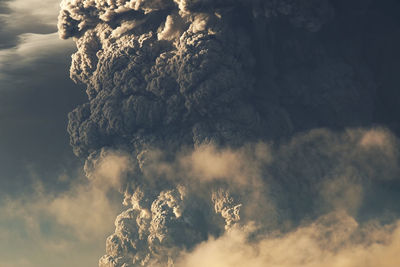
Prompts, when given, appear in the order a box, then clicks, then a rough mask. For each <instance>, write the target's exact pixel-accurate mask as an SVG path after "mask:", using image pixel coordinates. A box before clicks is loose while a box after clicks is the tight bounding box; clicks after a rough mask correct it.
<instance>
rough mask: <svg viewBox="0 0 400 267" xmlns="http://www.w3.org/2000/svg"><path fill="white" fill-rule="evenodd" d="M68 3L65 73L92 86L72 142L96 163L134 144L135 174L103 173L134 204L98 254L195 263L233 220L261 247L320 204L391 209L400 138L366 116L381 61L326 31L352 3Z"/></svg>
mask: <svg viewBox="0 0 400 267" xmlns="http://www.w3.org/2000/svg"><path fill="white" fill-rule="evenodd" d="M356 2H357V7H360V8H361V10H368V8H369V6H370V5H372V4H373V3H372V2H373V1H372V2H368V1H365V2H362V3H361V2H360V1H356ZM350 6H351V5H349V9H350ZM61 8H62V9H61V12H60V15H59V23H58V28H59V34H60V36H61V38H64V39H67V38H73V40H74V41H75V42H76V45H77V48H78V51H77V52H76V53H75V54H73V56H72V64H71V70H70V74H71V78H72V79H73V80H74V81H75V82H77V83H83V84H85V85H86V86H87V89H86V92H87V95H88V102H87V103H85V104H83V105H81V106H79V107H77V108H76V109H75V110H74V111H72V112H71V113H70V114H69V124H68V132H69V134H70V140H71V145H72V147H73V150H74V153H75V154H76V155H77V156H78V157H81V158H82V159H84V160H85V161H86V164H85V166H86V168H87V169H90V168H91V166H96V164H98V163H97V162H98V160H99V158H101V157H102V156H101V155H102V154H104V153H107V152H106V151H123V152H120V153H123V154H124V155H129V160H128V162H129V165H130V172H129V174H128V175H125V176H124V178H123V179H119V180H118V181H117V182H115V181H114V182H113V180H111V182H110V181H108V182H104V183H105V184H108V183H111V185H113V186H117V187H118V189H119V190H120V192H121V193H122V194H123V195H124V204H125V205H126V206H127V209H126V210H125V211H124V212H122V213H121V214H120V215H119V216H118V217H117V219H116V221H115V226H116V230H115V233H114V234H113V235H111V236H110V237H109V238H108V239H107V242H106V243H107V248H106V255H105V256H103V257H102V258H101V259H100V261H99V266H101V267H105V266H114V267H117V266H182V264H184V265H183V266H187V264H188V263H182V262H186V261H188V262H190V260H191V259H192V258H191V257H192V256H190V255H193V257H197V256H196V255H202V254H201V253H202V252H204V251H207V249H208V243H210V246H211V247H213V246H216V247H218V246H219V245H218V244H219V242H220V241H219V240H224V239H230V238H231V237H232V236H229V233H232V232H233V233H235V234H234V235H238V237H237V238H236V239H235V237H232V238H233V240H232V241H229V243H231V244H232V245H233V246H235V245H236V244H237V243H235V240H236V241H237V240H242V239H245V238H246V236H251V237H252V238H253V239H255V241H254V242H256V243H254V244H256V245H255V246H259V247H260V250H264V249H265V248H264V245H263V244H264V243H263V242H264V241H260V240H264V239H266V237H265V236H268V235H269V234H270V233H273V232H274V231H280V232H282V234H283V235H288V236H291V234H290V233H291V232H293V231H294V232H295V233H296V231H299V232H301V231H303V230H302V229H303V228H301V227H303V224H304V223H306V222H307V221H308V222H309V221H315V224H311V225H318V218H321V216H324V215H326V214H330V213H336V212H341V213H340V214H342V217H343V218H344V219H346V218H348V220H349V221H351V220H353V221H354V223H355V224H357V223H359V224H361V225H362V224H363V223H366V222H368V221H370V220H376V221H377V223H378V224H380V225H385V224H386V223H388V221H389V223H393V217H396V216H398V214H399V210H398V208H396V207H395V205H393V201H394V199H395V198H396V197H395V194H394V193H388V192H386V191H387V186H388V185H389V186H393V187H397V188H398V186H399V182H398V180H397V178H396V177H398V174H399V166H398V160H399V155H398V140H397V137H396V136H395V135H394V134H393V133H392V132H391V130H389V129H386V128H384V127H372V125H373V123H376V122H377V118H379V117H377V115H376V114H377V112H376V108H377V107H378V106H379V105H377V103H376V101H377V100H376V99H377V97H378V99H379V100H381V98H379V97H380V95H379V94H380V93H379V89H380V88H379V86H380V83H379V78H380V76H379V75H373V73H374V72H373V69H372V68H371V65H370V64H369V63H368V62H367V63H366V62H365V58H363V57H362V56H361V55H360V53H359V52H358V51H357V50H358V47H352V48H350V49H343V48H341V47H337V45H336V44H335V43H332V42H329V41H327V39H326V35H332V36H333V37H338V38H339V39H340V38H341V37H343V36H342V35H341V33H340V31H338V29H337V28H335V27H334V25H336V24H340V23H339V22H340V21H342V20H346V19H349V18H348V17H346V16H345V14H346V12H344V11H343V10H347V9H346V4H344V3H342V2H341V1H340V3H339V4H338V3H337V2H335V3H334V2H333V1H328V0H326V1H311V0H310V1H301V2H299V1H291V0H285V1H272V0H265V1H261V0H254V1H239V0H237V1H233V0H221V1H208V0H192V1H189V0H180V1H178V0H174V1H172V0H165V1H161V0H147V1H146V0H142V1H139V0H131V1H100V0H99V1H83V0H82V1H69V0H64V1H62V3H61ZM365 12H366V11H365ZM351 14H352V13H351ZM366 14H367V13H366ZM347 16H349V15H347ZM364 16H365V17H368V16H367V15H364ZM338 21H339V22H338ZM338 27H339V26H338ZM340 27H343V26H340ZM341 44H342V43H341ZM367 58H368V57H367ZM368 59H370V58H368ZM367 61H368V60H367ZM107 168H108V167H107ZM107 168H106V169H107ZM106 169H105V171H106ZM118 176H119V175H118ZM89 178H90V175H89ZM384 192H386V194H385V193H384ZM372 203H373V204H372ZM382 207H386V210H385V211H383V210H382ZM344 214H346V215H344ZM346 220H347V219H346ZM332 224H334V225H336V222H335V221H332ZM249 225H256V229H257V230H255V231H252V233H251V234H250V233H249V232H248V231H247V230H245V228H243V227H248V226H249ZM338 225H340V223H338ZM312 227H314V226H312ZM362 227H363V226H361V228H362ZM382 227H384V226H382ZM238 229H239V230H238ZM240 229H241V230H240ZM296 229H298V230H296ZM235 231H236V232H235ZM333 231H334V232H336V230H333ZM306 232H307V231H306ZM322 232H323V231H322ZM338 234H340V229H339V230H338ZM225 236H228V237H225ZM321 236H324V235H323V234H321ZM211 237H212V238H211ZM219 237H220V239H218V238H219ZM213 238H214V239H213ZM284 238H285V237H283V239H284ZM207 240H210V241H207ZM267 240H269V239H268V237H267ZM323 241H324V240H323ZM325 241H326V242H329V238H328V239H327V240H325ZM204 242H206V243H204ZM249 242H250V241H249ZM257 242H258V243H257ZM266 242H269V241H266ZM271 242H272V241H271ZM283 242H284V241H283ZM346 242H347V241H346ZM214 243H216V245H215V244H214ZM261 243H262V245H259V244H261ZM272 243H273V242H272ZM284 243H285V242H284ZM289 243H290V242H289ZM311 243H312V242H311ZM199 244H200V247H198V248H196V246H198V245H199ZM201 244H203V245H201ZM204 244H205V245H204ZM249 246H252V245H251V244H250V245H249ZM203 248H204V249H203ZM342 248H343V249H344V247H338V249H342ZM246 249H247V248H246ZM293 249H296V248H295V247H294V248H293ZM329 249H330V248H329ZM329 249H328V250H329ZM192 251H193V254H191V253H192ZM329 251H330V250H329ZM222 252H223V251H222ZM216 253H217V252H216ZM321 253H322V254H324V253H325V252H324V251H323V250H322V252H321ZM187 255H189V256H187ZM249 257H252V256H251V255H250V256H249ZM267 263H268V259H265V258H263V257H261V263H257V264H261V265H263V264H267ZM179 264H181V265H179ZM185 264H186V265H185ZM221 264H222V266H227V265H229V264H237V265H238V264H239V263H237V262H236V263H233V262H226V263H221ZM224 264H225V265H224ZM257 264H256V263H254V264H253V265H251V266H259V265H257ZM189 265H190V264H189ZM239 265H240V264H239ZM190 266H191V265H190ZM350 266H351V265H350Z"/></svg>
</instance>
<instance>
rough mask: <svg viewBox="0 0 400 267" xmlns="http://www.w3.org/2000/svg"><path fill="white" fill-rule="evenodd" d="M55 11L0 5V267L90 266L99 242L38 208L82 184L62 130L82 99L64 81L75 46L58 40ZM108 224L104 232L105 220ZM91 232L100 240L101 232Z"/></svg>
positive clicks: (20, 2) (28, 4)
mask: <svg viewBox="0 0 400 267" xmlns="http://www.w3.org/2000/svg"><path fill="white" fill-rule="evenodd" d="M59 6H60V3H59V1H58V0H46V1H42V0H30V1H24V0H17V1H3V0H1V1H0V21H1V22H0V102H1V104H0V170H1V171H0V210H1V211H0V214H1V215H0V240H1V241H0V247H1V252H0V266H4V267H12V266H16V267H17V266H18V267H19V266H95V265H96V262H97V260H98V259H97V258H99V257H100V256H101V254H102V251H103V250H104V244H103V243H104V242H98V241H97V244H96V242H94V244H95V245H93V242H88V241H87V240H85V241H82V238H81V237H79V235H78V234H77V233H76V231H73V230H71V231H69V230H65V224H59V223H57V216H51V214H50V213H49V212H48V211H46V210H43V209H44V207H45V206H46V205H49V203H50V202H51V201H54V199H56V198H57V197H59V196H60V195H59V194H61V193H62V192H64V193H65V192H67V194H69V193H68V192H69V191H68V190H71V183H74V181H79V179H82V164H81V162H80V161H79V160H78V159H77V158H76V157H75V156H74V155H73V153H72V149H71V147H70V145H69V136H68V133H67V131H66V128H67V114H68V112H70V111H71V110H72V109H73V108H74V107H75V106H76V105H77V104H79V103H81V102H82V101H83V100H84V99H85V94H84V90H83V89H82V87H79V86H77V85H76V84H74V83H73V82H72V81H71V80H70V78H69V65H70V61H71V60H70V58H71V54H72V52H73V51H74V50H75V46H74V44H73V42H72V41H64V40H60V38H59V37H58V34H57V16H58V12H59V9H60V8H59ZM73 190H75V189H73ZM82 190H83V189H82ZM49 192H52V194H54V195H53V196H52V195H51V194H50V193H49ZM48 194H49V195H48ZM41 202H45V203H41ZM110 223H111V224H110V229H108V230H109V231H111V230H112V223H113V219H112V220H111V222H110ZM92 235H93V237H94V239H96V238H98V239H100V240H103V239H105V237H106V236H107V231H106V232H104V229H101V230H100V232H96V233H93V234H92ZM45 255H46V256H45ZM78 261H79V262H80V264H83V265H79V264H78V263H77V262H78Z"/></svg>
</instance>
